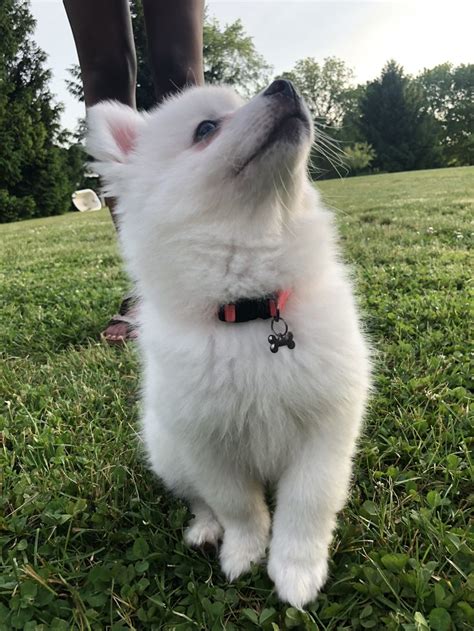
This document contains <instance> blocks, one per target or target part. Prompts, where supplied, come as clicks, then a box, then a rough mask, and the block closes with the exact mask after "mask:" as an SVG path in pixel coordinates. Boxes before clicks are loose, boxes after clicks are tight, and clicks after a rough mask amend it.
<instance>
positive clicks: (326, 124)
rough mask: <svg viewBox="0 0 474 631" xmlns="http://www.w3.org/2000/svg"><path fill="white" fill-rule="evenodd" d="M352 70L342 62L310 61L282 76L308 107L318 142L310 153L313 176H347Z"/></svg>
mask: <svg viewBox="0 0 474 631" xmlns="http://www.w3.org/2000/svg"><path fill="white" fill-rule="evenodd" d="M352 77H353V72H352V70H351V69H350V68H349V67H348V66H347V65H346V64H345V62H344V61H342V60H341V59H337V58H336V57H327V58H326V59H324V61H323V63H322V64H320V63H318V62H317V61H316V60H315V59H314V58H312V57H307V58H306V59H301V60H300V61H298V62H297V63H296V64H295V66H294V68H293V69H292V70H290V71H288V72H284V73H283V74H282V75H281V78H282V79H289V80H290V81H292V82H293V83H294V84H295V86H296V87H297V89H298V91H299V92H300V93H301V95H302V96H303V98H304V99H305V101H306V104H307V105H308V108H309V110H310V112H311V116H312V118H313V121H314V124H315V128H316V134H315V137H316V140H315V144H314V147H313V149H312V152H311V161H310V163H311V166H310V173H311V175H312V176H313V177H317V178H325V177H335V176H337V175H341V174H342V173H346V172H347V167H346V165H345V156H344V151H343V148H342V147H343V146H344V145H343V142H341V141H344V140H346V139H345V138H344V135H343V133H342V132H343V130H342V122H343V119H344V117H345V115H346V113H347V111H348V108H350V107H351V105H352V103H353V100H354V97H353V89H352V88H351V80H352Z"/></svg>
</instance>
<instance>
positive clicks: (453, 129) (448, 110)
mask: <svg viewBox="0 0 474 631" xmlns="http://www.w3.org/2000/svg"><path fill="white" fill-rule="evenodd" d="M417 81H418V82H419V83H420V85H421V86H422V89H423V91H424V94H425V98H426V101H427V111H428V112H429V113H431V114H432V115H433V116H434V118H435V119H436V121H437V122H438V124H439V127H440V133H441V143H442V148H443V157H444V159H445V163H446V164H447V165H449V166H456V165H459V166H462V165H468V164H474V133H473V132H474V64H462V65H460V66H457V67H456V68H455V67H454V66H453V65H452V64H450V63H445V64H440V65H438V66H435V67H434V68H431V69H429V70H426V69H425V70H424V71H423V72H422V73H421V74H420V75H419V76H418V77H417Z"/></svg>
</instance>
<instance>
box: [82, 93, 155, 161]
mask: <svg viewBox="0 0 474 631" xmlns="http://www.w3.org/2000/svg"><path fill="white" fill-rule="evenodd" d="M144 121H145V117H144V115H143V114H140V113H138V112H136V111H135V110H134V109H132V108H131V107H128V106H127V105H123V104H122V103H118V102H117V101H103V102H102V103H98V104H97V105H94V106H92V107H91V108H89V109H88V111H87V127H88V134H87V149H88V151H89V153H90V154H91V156H93V157H94V158H96V159H97V160H99V161H100V162H109V163H110V162H115V163H119V164H123V163H125V162H126V161H127V157H128V155H129V154H130V152H131V151H133V149H134V147H135V142H136V139H137V136H138V133H139V131H140V128H141V127H142V125H143V124H144Z"/></svg>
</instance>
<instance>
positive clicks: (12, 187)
mask: <svg viewBox="0 0 474 631" xmlns="http://www.w3.org/2000/svg"><path fill="white" fill-rule="evenodd" d="M34 25H35V22H34V19H33V17H32V16H31V13H30V11H29V6H28V2H26V0H3V2H2V4H1V6H0V32H1V33H2V38H1V39H0V221H3V222H4V221H12V220H14V219H23V218H27V217H32V216H44V215H52V214H58V213H61V212H64V211H65V210H67V208H68V206H69V186H68V180H67V176H66V174H65V173H64V170H63V168H62V167H63V165H62V159H61V151H60V149H59V147H58V146H57V140H58V134H59V115H60V107H59V106H58V105H54V104H53V103H52V95H51V93H50V91H49V88H48V82H49V79H50V72H49V70H46V69H45V67H44V63H45V60H46V55H45V54H44V52H43V51H42V50H41V49H40V48H39V47H38V46H37V45H36V44H35V42H34V41H33V40H32V33H33V30H34Z"/></svg>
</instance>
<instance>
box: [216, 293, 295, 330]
mask: <svg viewBox="0 0 474 631" xmlns="http://www.w3.org/2000/svg"><path fill="white" fill-rule="evenodd" d="M290 294H291V291H290V290H285V291H276V292H274V293H272V294H267V295H266V296H262V297H261V298H242V299H241V300H236V301H235V302H231V303H229V304H227V305H220V307H219V311H218V317H219V320H221V321H222V322H235V323H237V322H249V321H250V320H256V319H257V318H261V319H262V320H268V319H269V318H279V316H280V313H281V312H282V311H283V310H284V308H285V305H286V301H287V300H288V298H289V296H290Z"/></svg>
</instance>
